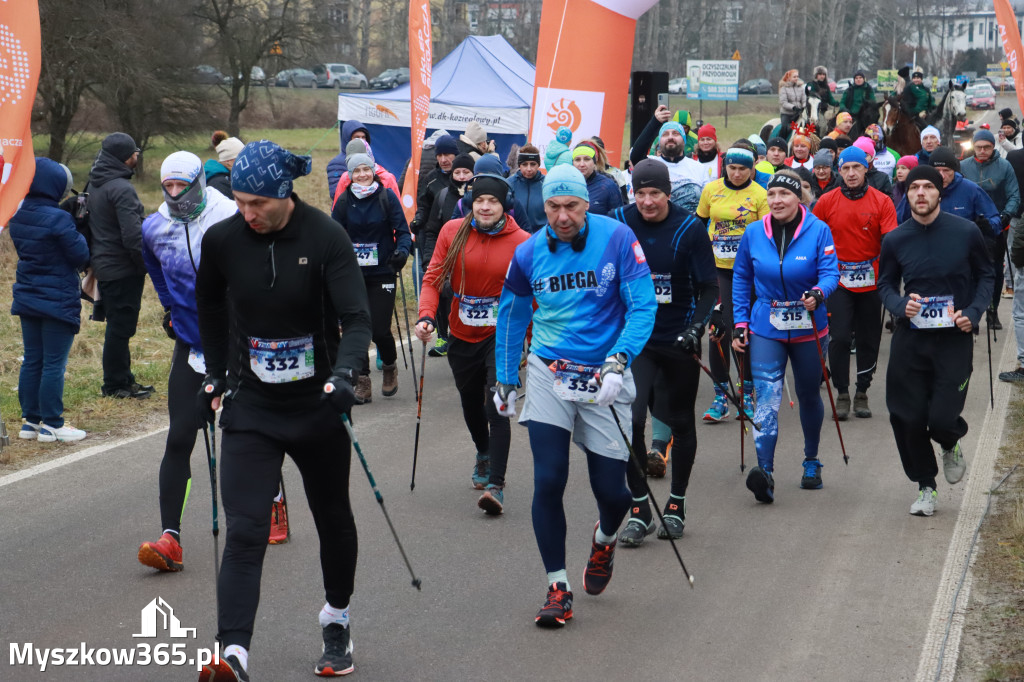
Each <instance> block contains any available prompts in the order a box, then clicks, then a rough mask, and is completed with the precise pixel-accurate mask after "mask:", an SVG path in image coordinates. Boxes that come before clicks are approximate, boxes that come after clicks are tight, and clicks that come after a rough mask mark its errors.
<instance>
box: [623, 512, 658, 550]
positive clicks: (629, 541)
mask: <svg viewBox="0 0 1024 682" xmlns="http://www.w3.org/2000/svg"><path fill="white" fill-rule="evenodd" d="M652 533H654V521H649V522H644V520H643V519H642V518H640V517H639V516H631V517H630V519H629V521H627V522H626V527H625V528H623V529H622V532H621V533H619V540H618V541H619V543H620V544H622V546H623V547H639V546H640V545H642V544H644V540H645V539H647V536H648V535H651V534H652Z"/></svg>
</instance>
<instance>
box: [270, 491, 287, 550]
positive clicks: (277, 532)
mask: <svg viewBox="0 0 1024 682" xmlns="http://www.w3.org/2000/svg"><path fill="white" fill-rule="evenodd" d="M286 542H288V508H287V507H285V506H284V501H281V502H277V501H275V502H274V506H273V507H272V508H271V510H270V544H272V545H283V544H284V543H286Z"/></svg>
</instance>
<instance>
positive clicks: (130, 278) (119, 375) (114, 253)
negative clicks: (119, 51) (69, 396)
mask: <svg viewBox="0 0 1024 682" xmlns="http://www.w3.org/2000/svg"><path fill="white" fill-rule="evenodd" d="M139 152H140V150H139V148H138V147H137V146H135V140H133V139H132V138H131V136H130V135H127V134H125V133H113V134H112V135H108V136H107V137H106V138H105V139H104V140H103V144H102V145H101V147H100V153H99V154H98V155H97V156H96V161H95V162H94V163H93V166H92V170H90V171H89V204H88V206H89V226H90V228H91V230H92V247H91V248H92V258H91V262H92V269H93V273H94V274H95V275H96V280H97V282H98V283H99V291H100V298H101V300H102V301H103V308H104V310H105V311H106V316H107V331H106V335H105V338H104V340H103V388H102V390H103V395H106V396H111V397H114V398H148V397H149V395H150V393H152V392H153V387H152V386H141V385H140V384H139V383H138V382H136V381H135V375H134V374H132V356H131V351H130V350H129V347H128V344H129V342H130V341H131V339H132V337H133V336H135V330H136V327H137V326H138V323H139V309H140V308H141V307H142V287H143V284H144V283H145V281H146V266H145V264H144V263H143V261H142V218H143V214H144V210H143V208H142V202H141V201H139V195H138V194H137V193H136V192H135V187H134V186H133V185H132V183H131V177H132V175H133V174H134V173H135V166H136V165H137V164H138V162H139Z"/></svg>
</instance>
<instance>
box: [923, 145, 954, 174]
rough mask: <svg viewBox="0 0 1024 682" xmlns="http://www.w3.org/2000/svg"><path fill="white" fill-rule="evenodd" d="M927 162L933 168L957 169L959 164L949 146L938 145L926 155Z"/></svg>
mask: <svg viewBox="0 0 1024 682" xmlns="http://www.w3.org/2000/svg"><path fill="white" fill-rule="evenodd" d="M928 163H929V164H931V165H932V166H934V167H935V168H952V169H953V170H957V169H958V168H959V167H960V164H959V163H958V162H957V160H956V154H954V153H953V150H952V149H950V148H949V147H939V148H937V149H936V150H935V151H933V152H932V153H931V156H929V157H928Z"/></svg>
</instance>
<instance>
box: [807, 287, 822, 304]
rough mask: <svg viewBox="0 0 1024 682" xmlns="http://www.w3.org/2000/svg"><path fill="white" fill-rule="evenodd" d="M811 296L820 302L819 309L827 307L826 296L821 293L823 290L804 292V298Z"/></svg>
mask: <svg viewBox="0 0 1024 682" xmlns="http://www.w3.org/2000/svg"><path fill="white" fill-rule="evenodd" d="M807 296H810V297H811V298H813V299H814V300H815V301H817V302H818V308H820V307H822V306H823V305H825V294H823V293H821V289H810V290H808V291H805V292H804V297H805V298H806V297H807Z"/></svg>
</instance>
